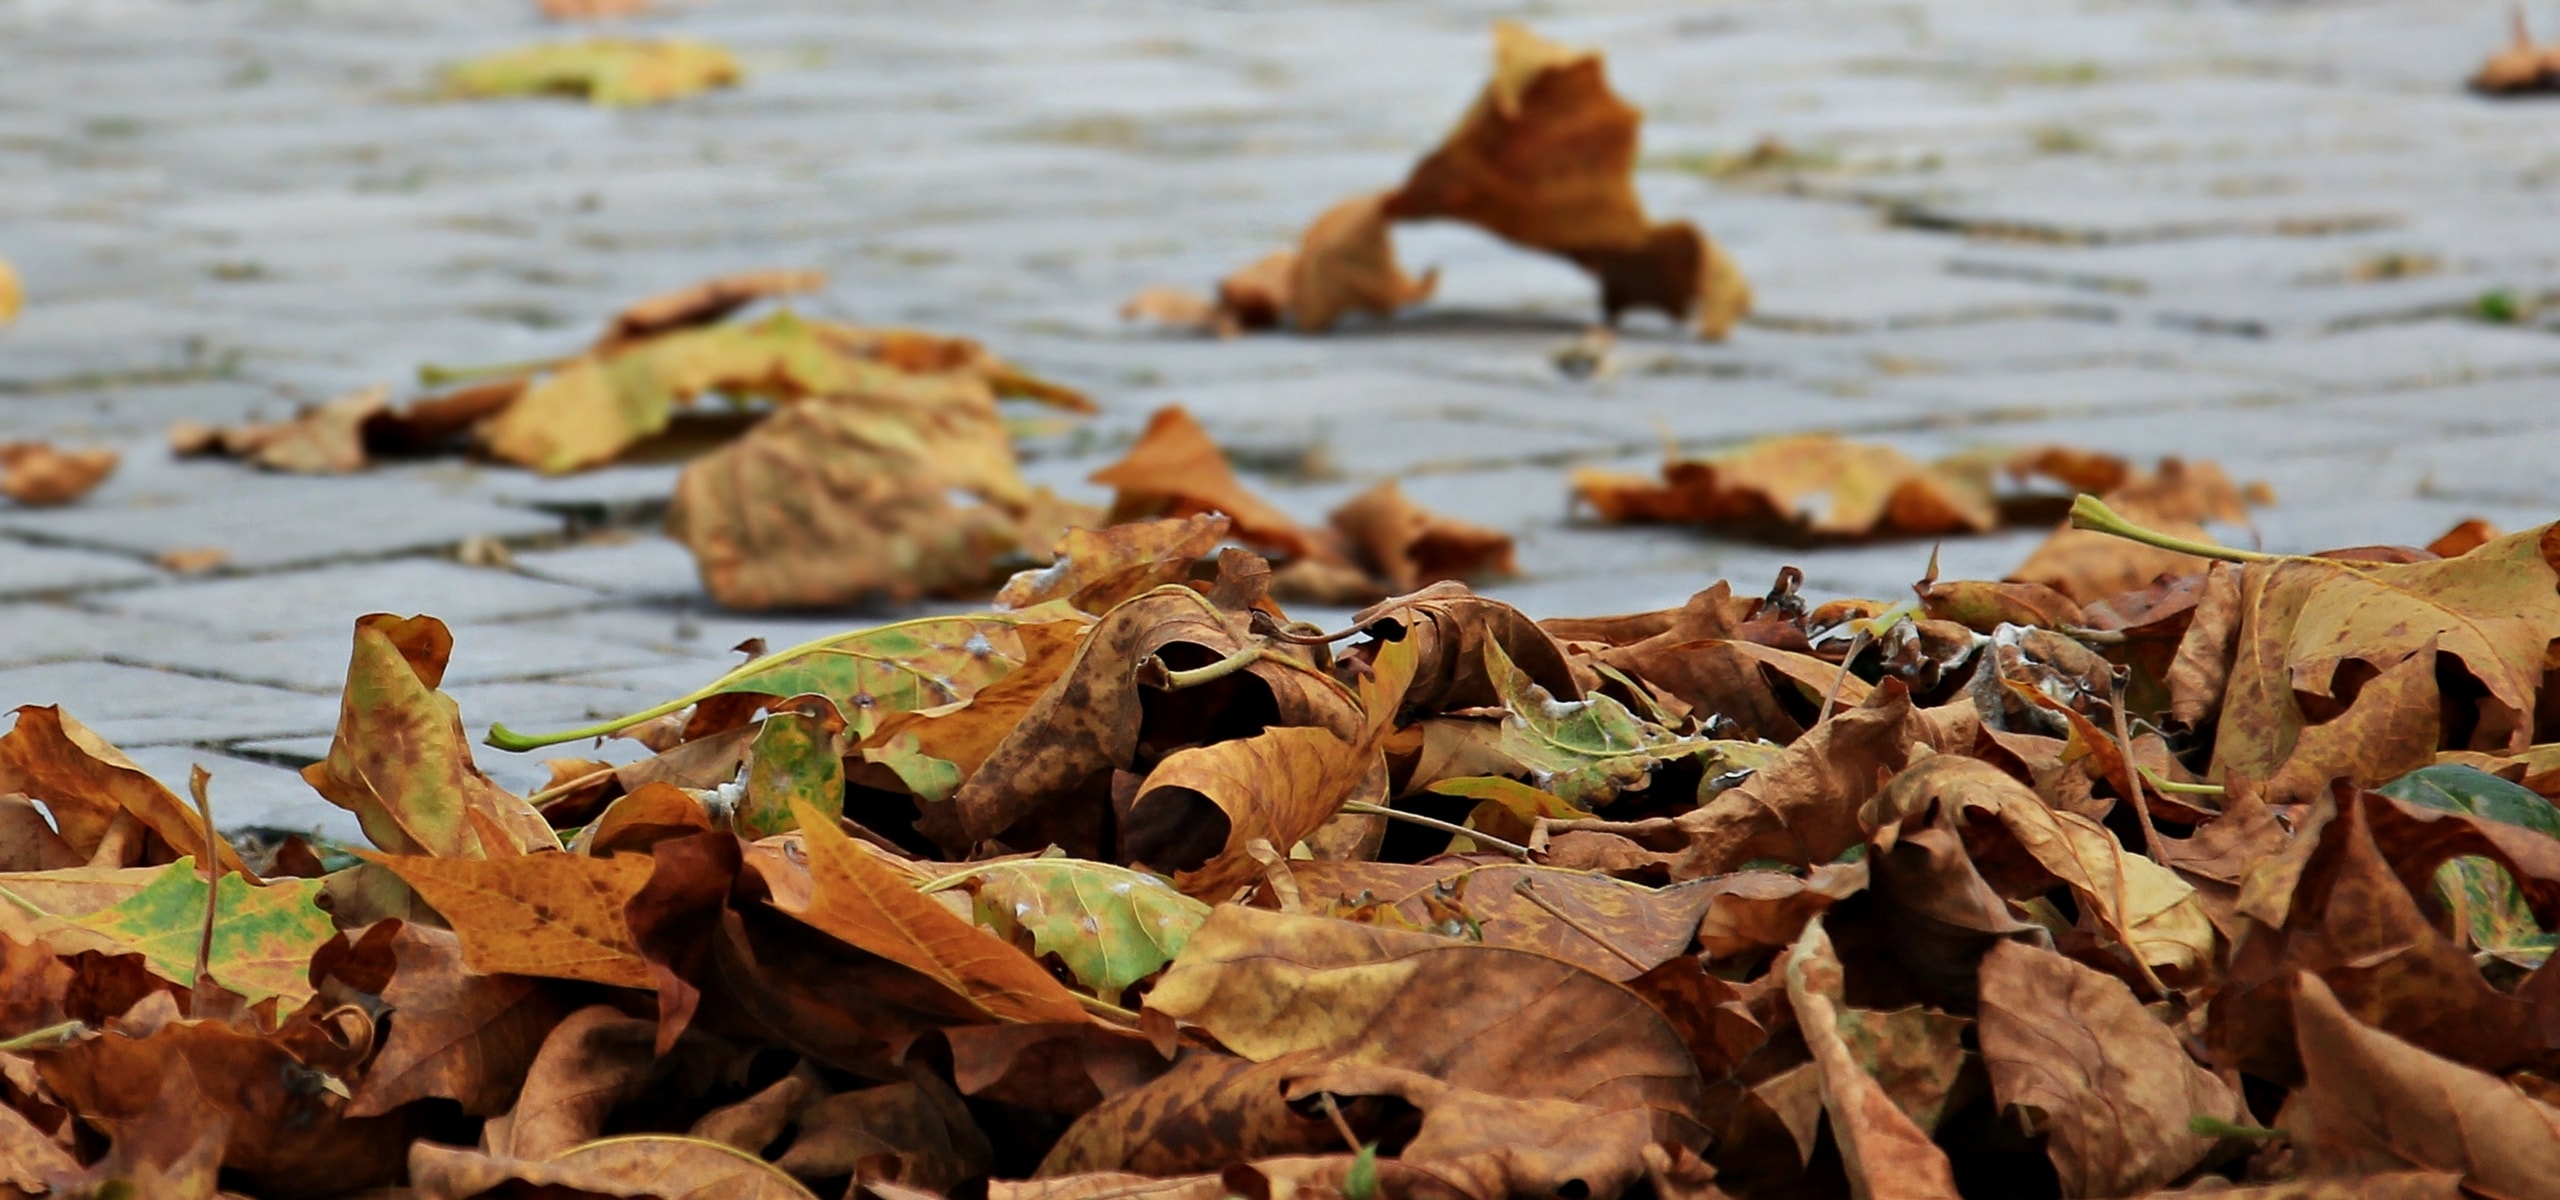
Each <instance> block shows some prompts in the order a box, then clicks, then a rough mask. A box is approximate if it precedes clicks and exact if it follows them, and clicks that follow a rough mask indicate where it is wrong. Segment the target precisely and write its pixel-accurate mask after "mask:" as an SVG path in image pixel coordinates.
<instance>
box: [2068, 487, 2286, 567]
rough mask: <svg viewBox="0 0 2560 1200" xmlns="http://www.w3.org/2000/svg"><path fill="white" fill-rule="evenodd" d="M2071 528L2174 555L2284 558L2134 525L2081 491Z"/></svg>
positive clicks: (2225, 558)
mask: <svg viewBox="0 0 2560 1200" xmlns="http://www.w3.org/2000/svg"><path fill="white" fill-rule="evenodd" d="M2071 527H2072V528H2073V529H2086V530H2090V531H2092V532H2095V533H2103V534H2106V535H2108V536H2110V537H2120V538H2123V539H2124V540H2126V541H2129V542H2140V543H2142V544H2143V545H2145V546H2156V547H2158V548H2160V549H2162V550H2167V551H2170V552H2172V553H2175V554H2192V555H2194V556H2196V557H2197V558H2212V559H2220V560H2221V561H2223V562H2232V563H2266V562H2282V561H2284V560H2285V558H2286V557H2287V556H2286V555H2282V554H2264V553H2260V552H2259V551H2256V550H2242V549H2238V548H2236V547H2232V546H2225V545H2222V544H2220V543H2217V542H2199V541H2196V540H2194V539H2192V538H2182V537H2178V536H2175V535H2173V534H2166V533H2162V532H2160V531H2159V530H2157V529H2150V528H2146V527H2144V526H2141V525H2136V524H2134V523H2133V522H2132V521H2129V520H2126V519H2125V517H2124V515H2123V514H2121V513H2119V512H2117V511H2116V510H2114V509H2112V508H2109V507H2107V502H2106V501H2104V500H2100V499H2098V498H2097V497H2095V496H2092V495H2090V494H2089V493H2087V492H2082V493H2080V494H2079V495H2078V496H2076V497H2074V498H2073V499H2072V501H2071Z"/></svg>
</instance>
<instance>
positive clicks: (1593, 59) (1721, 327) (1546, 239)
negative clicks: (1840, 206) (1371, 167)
mask: <svg viewBox="0 0 2560 1200" xmlns="http://www.w3.org/2000/svg"><path fill="white" fill-rule="evenodd" d="M1493 37H1494V70H1493V78H1492V80H1491V81H1490V82H1488V83H1486V84H1485V88H1484V92H1483V94H1482V95H1480V96H1479V97H1478V98H1477V99H1476V102H1475V104H1474V106H1473V107H1471V108H1469V109H1468V111H1467V114H1466V116H1465V117H1464V118H1462V119H1461V120H1460V121H1459V123H1458V127H1457V129H1455V130H1453V131H1451V133H1450V134H1449V137H1448V139H1447V140H1446V141H1445V142H1443V143H1442V144H1441V146H1440V148H1439V149H1437V150H1434V151H1432V152H1431V153H1430V154H1429V155H1427V156H1425V157H1424V158H1423V160H1422V161H1421V162H1420V163H1418V164H1416V165H1415V166H1414V168H1413V173H1412V174H1411V175H1410V176H1408V177H1407V178H1406V180H1405V182H1404V184H1403V186H1402V187H1399V188H1398V189H1397V190H1396V191H1395V192H1393V193H1392V194H1390V195H1389V196H1388V197H1387V198H1386V203H1385V213H1386V215H1387V216H1388V217H1389V218H1391V219H1394V220H1413V219H1417V218H1427V217H1444V218H1451V219H1455V220H1462V221H1466V222H1468V223H1470V224H1473V225H1477V226H1480V227H1482V228H1484V229H1486V230H1488V231H1490V232H1492V233H1494V234H1496V235H1499V236H1501V237H1503V238H1505V239H1508V240H1510V241H1512V242H1516V243H1518V244H1520V245H1523V246H1527V247H1529V248H1531V249H1536V250H1544V251H1547V252H1549V253H1553V254H1559V255H1562V256H1564V257H1566V258H1569V259H1571V260H1573V261H1574V262H1575V263H1576V264H1577V265H1579V266H1581V267H1582V268H1583V269H1584V270H1586V271H1589V272H1591V273H1592V274H1593V275H1594V276H1596V277H1598V278H1599V280H1600V285H1601V306H1602V308H1604V309H1605V310H1606V311H1607V312H1608V314H1609V316H1610V317H1611V319H1613V320H1614V319H1615V318H1616V317H1617V316H1618V314H1619V313H1621V312H1623V311H1625V310H1627V309H1629V308H1653V309H1659V310H1661V311H1663V312H1666V313H1669V314H1670V315H1671V316H1672V317H1674V318H1677V319H1685V318H1687V317H1689V316H1690V315H1691V314H1692V313H1693V312H1694V313H1697V314H1698V317H1699V328H1700V331H1701V332H1703V333H1705V334H1706V335H1707V336H1709V337H1722V336H1724V333H1725V331H1726V330H1727V329H1728V328H1730V327H1731V325H1732V323H1733V321H1734V320H1735V319H1736V318H1738V317H1739V316H1741V315H1742V314H1744V313H1746V312H1748V311H1750V305H1751V301H1750V289H1749V287H1748V286H1747V285H1745V284H1744V283H1743V282H1742V279H1741V275H1740V273H1739V272H1738V271H1736V270H1735V269H1734V268H1733V267H1732V266H1731V264H1730V263H1729V262H1723V261H1721V260H1723V257H1724V256H1723V254H1722V252H1721V251H1719V250H1718V249H1716V247H1715V246H1714V244H1713V243H1711V242H1709V241H1708V240H1707V239H1706V238H1705V236H1704V235H1701V234H1700V233H1699V232H1698V231H1697V228H1696V227H1695V226H1693V225H1690V224H1688V223H1687V222H1671V223H1668V224H1659V225H1657V224H1654V223H1652V222H1651V221H1649V220H1648V219H1647V218H1646V216H1645V214H1644V205H1643V202H1642V201H1640V200H1638V199H1637V198H1636V193H1635V174H1634V172H1635V159H1636V126H1637V124H1638V123H1639V122H1640V121H1641V120H1642V118H1641V116H1640V114H1638V113H1637V112H1636V110H1635V109H1634V108H1632V107H1629V106H1628V105H1627V104H1626V102H1624V101H1622V100H1620V99H1618V97H1617V95H1616V94H1615V93H1613V92H1611V91H1610V90H1609V84H1608V81H1607V79H1606V77H1605V73H1604V68H1603V66H1602V64H1601V60H1600V55H1599V54H1598V52H1596V51H1575V50H1569V49H1566V48H1565V47H1563V46H1560V45H1557V44H1556V43H1553V42H1549V41H1546V40H1544V39H1541V38H1539V37H1538V36H1537V35H1535V34H1533V33H1530V32H1529V31H1528V30H1526V29H1524V28H1522V27H1520V26H1518V25H1515V24H1512V23H1510V22H1507V21H1506V22H1498V23H1496V24H1495V26H1494V33H1493Z"/></svg>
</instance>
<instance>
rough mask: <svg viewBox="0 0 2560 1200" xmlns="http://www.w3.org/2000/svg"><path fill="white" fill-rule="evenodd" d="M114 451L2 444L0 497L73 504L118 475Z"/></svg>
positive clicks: (35, 503)
mask: <svg viewBox="0 0 2560 1200" xmlns="http://www.w3.org/2000/svg"><path fill="white" fill-rule="evenodd" d="M121 457H122V456H120V455H118V454H117V453H116V452H115V451H113V450H108V449H104V448H100V449H96V450H57V449H54V448H53V446H52V444H51V443H47V442H0V496H7V497H8V498H10V499H12V500H15V501H17V502H18V503H20V504H26V505H34V506H44V505H54V504H69V503H71V502H72V501H74V500H77V499H79V498H80V497H82V496H86V495H88V494H89V493H90V492H91V491H92V490H94V489H95V488H96V487H97V486H98V485H99V484H101V483H105V482H106V481H107V476H109V475H113V474H115V470H116V462H117V460H118V459H119V458H121Z"/></svg>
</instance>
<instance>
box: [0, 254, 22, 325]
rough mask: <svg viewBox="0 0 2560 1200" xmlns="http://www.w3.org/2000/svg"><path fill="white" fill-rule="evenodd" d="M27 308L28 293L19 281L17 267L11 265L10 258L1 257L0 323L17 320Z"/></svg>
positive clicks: (4, 323)
mask: <svg viewBox="0 0 2560 1200" xmlns="http://www.w3.org/2000/svg"><path fill="white" fill-rule="evenodd" d="M26 308H27V293H26V289H25V288H24V287H23V286H22V285H21V284H19V282H18V272H17V269H16V268H15V267H12V266H10V265H9V260H7V259H5V258H0V325H6V324H8V323H10V322H11V321H15V320H17V319H18V314H19V313H21V312H24V311H26Z"/></svg>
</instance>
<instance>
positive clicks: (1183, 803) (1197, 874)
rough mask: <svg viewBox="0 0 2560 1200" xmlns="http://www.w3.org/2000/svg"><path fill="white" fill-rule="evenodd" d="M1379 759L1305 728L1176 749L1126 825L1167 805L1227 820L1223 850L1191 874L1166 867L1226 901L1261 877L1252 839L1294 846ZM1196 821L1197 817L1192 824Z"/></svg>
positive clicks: (1180, 884) (1186, 888) (1177, 879)
mask: <svg viewBox="0 0 2560 1200" xmlns="http://www.w3.org/2000/svg"><path fill="white" fill-rule="evenodd" d="M1376 761H1377V754H1376V752H1374V751H1369V750H1366V749H1364V748H1363V747H1361V746H1358V745H1355V744H1354V743H1351V742H1347V741H1344V740H1343V739H1342V738H1340V737H1337V736H1335V735H1334V734H1333V733H1332V732H1330V731H1328V730H1324V729H1315V728H1307V727H1283V728H1277V729H1266V730H1264V731H1262V732H1261V733H1258V734H1255V735H1254V736H1252V737H1248V738H1236V739H1234V740H1231V741H1224V742H1219V743H1217V744H1215V745H1210V746H1199V747H1193V748H1190V749H1185V750H1176V751H1174V752H1173V753H1171V754H1168V755H1166V756H1165V759H1164V761H1163V762H1161V763H1158V764H1157V765H1156V769H1155V770H1153V771H1150V772H1148V773H1147V777H1146V781H1145V782H1144V783H1141V784H1139V785H1138V795H1137V799H1136V800H1135V801H1134V802H1133V803H1132V805H1131V809H1132V812H1131V820H1132V821H1136V822H1140V823H1144V821H1145V818H1143V817H1141V816H1140V815H1139V814H1140V813H1142V812H1144V811H1146V810H1148V809H1150V808H1157V807H1163V806H1172V807H1175V808H1177V809H1180V810H1182V811H1185V812H1189V813H1201V814H1203V815H1205V813H1204V810H1203V809H1202V807H1201V805H1202V802H1203V801H1205V802H1206V803H1207V804H1209V805H1214V806H1215V807H1216V810H1217V811H1219V812H1223V813H1225V814H1226V818H1227V836H1226V839H1225V843H1224V848H1223V849H1221V850H1220V851H1219V852H1218V853H1217V854H1216V855H1214V856H1213V857H1211V858H1209V859H1208V860H1207V861H1206V862H1203V863H1201V864H1199V865H1198V866H1196V867H1191V866H1188V865H1177V864H1175V863H1170V862H1163V863H1154V864H1149V865H1151V866H1153V867H1154V868H1155V869H1158V870H1168V869H1169V870H1174V871H1175V874H1174V877H1173V883H1174V886H1175V887H1177V888H1180V889H1181V890H1182V891H1183V892H1185V893H1187V894H1189V895H1193V896H1199V897H1202V898H1204V899H1211V900H1216V899H1223V898H1225V897H1227V896H1229V895H1231V894H1233V893H1234V891H1235V889H1236V888H1237V887H1239V886H1241V885H1243V884H1245V883H1247V882H1250V881H1251V880H1253V879H1254V878H1255V877H1256V876H1259V875H1260V874H1261V873H1262V872H1261V867H1260V866H1258V865H1257V864H1256V863H1255V862H1254V860H1253V858H1252V856H1251V855H1250V854H1249V853H1247V847H1248V846H1250V845H1251V843H1253V842H1254V841H1256V840H1260V841H1266V842H1269V843H1270V844H1271V845H1274V846H1294V845H1296V844H1297V843H1298V842H1299V840H1300V839H1303V838H1305V837H1306V836H1307V835H1309V834H1312V833H1314V832H1315V831H1316V830H1317V829H1318V828H1320V827H1322V826H1323V825H1324V823H1325V822H1326V821H1329V820H1331V819H1332V818H1333V815H1334V813H1335V812H1337V811H1339V810H1340V809H1341V807H1342V802H1343V801H1345V800H1349V799H1351V798H1353V796H1354V794H1355V793H1357V792H1358V791H1359V790H1360V785H1361V783H1362V781H1364V780H1366V779H1368V778H1369V775H1370V772H1371V771H1372V770H1373V769H1374V764H1375V763H1376ZM1190 819H1191V820H1192V821H1197V820H1199V819H1200V818H1199V817H1198V816H1194V817H1192V818H1190Z"/></svg>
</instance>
